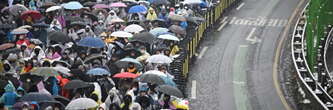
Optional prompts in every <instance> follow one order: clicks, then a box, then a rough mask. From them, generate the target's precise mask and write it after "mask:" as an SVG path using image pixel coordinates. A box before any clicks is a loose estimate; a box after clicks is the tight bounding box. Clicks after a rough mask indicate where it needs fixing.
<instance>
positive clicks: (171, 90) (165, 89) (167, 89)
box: [156, 85, 184, 98]
mask: <svg viewBox="0 0 333 110" xmlns="http://www.w3.org/2000/svg"><path fill="white" fill-rule="evenodd" d="M156 90H157V91H160V92H162V93H164V94H168V95H171V96H176V97H178V98H183V97H184V95H183V93H182V92H181V91H180V90H179V89H178V88H176V87H173V86H170V85H159V86H158V87H157V88H156Z"/></svg>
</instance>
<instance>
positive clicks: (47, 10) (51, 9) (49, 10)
mask: <svg viewBox="0 0 333 110" xmlns="http://www.w3.org/2000/svg"><path fill="white" fill-rule="evenodd" d="M61 8H62V7H61V6H51V7H50V8H47V9H46V11H45V12H46V13H47V12H52V11H56V10H59V9H61Z"/></svg>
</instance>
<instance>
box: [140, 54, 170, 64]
mask: <svg viewBox="0 0 333 110" xmlns="http://www.w3.org/2000/svg"><path fill="white" fill-rule="evenodd" d="M146 61H147V62H149V63H158V64H165V63H166V64H170V63H171V62H172V59H171V58H169V57H168V56H165V55H163V54H158V55H153V56H150V57H149V58H148V59H147V60H146Z"/></svg>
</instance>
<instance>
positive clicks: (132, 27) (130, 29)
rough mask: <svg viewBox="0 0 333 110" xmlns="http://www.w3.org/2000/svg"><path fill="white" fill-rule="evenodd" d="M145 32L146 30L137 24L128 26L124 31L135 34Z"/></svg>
mask: <svg viewBox="0 0 333 110" xmlns="http://www.w3.org/2000/svg"><path fill="white" fill-rule="evenodd" d="M143 30H145V29H144V28H143V27H142V26H140V25H137V24H131V25H128V26H127V27H126V28H125V29H124V31H126V32H133V33H135V32H140V31H143Z"/></svg>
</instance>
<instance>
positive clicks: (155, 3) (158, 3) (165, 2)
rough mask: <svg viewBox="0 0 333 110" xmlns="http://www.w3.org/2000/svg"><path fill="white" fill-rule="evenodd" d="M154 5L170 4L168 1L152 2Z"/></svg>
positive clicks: (158, 0) (155, 0)
mask: <svg viewBox="0 0 333 110" xmlns="http://www.w3.org/2000/svg"><path fill="white" fill-rule="evenodd" d="M152 4H154V5H168V4H170V2H169V1H168V0H154V1H153V2H152Z"/></svg>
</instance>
